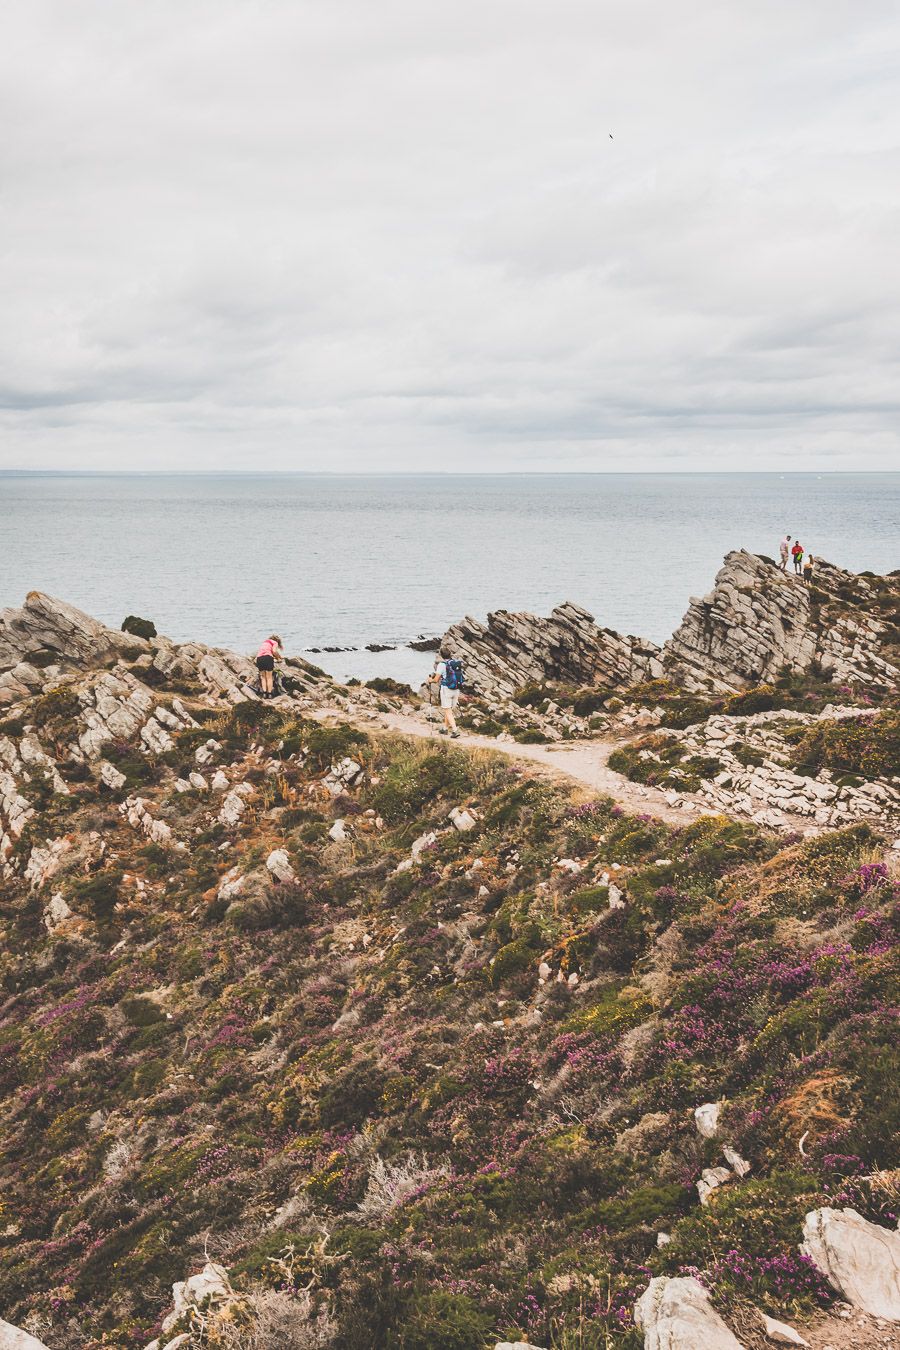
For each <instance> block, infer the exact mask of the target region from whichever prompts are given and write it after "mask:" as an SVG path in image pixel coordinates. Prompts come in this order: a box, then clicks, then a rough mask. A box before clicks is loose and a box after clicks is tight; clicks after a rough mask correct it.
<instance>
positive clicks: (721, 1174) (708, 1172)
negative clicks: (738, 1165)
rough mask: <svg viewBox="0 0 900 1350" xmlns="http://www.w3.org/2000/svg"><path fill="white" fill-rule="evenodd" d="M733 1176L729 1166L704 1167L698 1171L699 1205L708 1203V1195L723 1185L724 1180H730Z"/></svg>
mask: <svg viewBox="0 0 900 1350" xmlns="http://www.w3.org/2000/svg"><path fill="white" fill-rule="evenodd" d="M733 1176H734V1173H733V1172H732V1170H731V1168H730V1167H704V1169H703V1171H702V1172H701V1173H700V1180H699V1181H698V1182H697V1194H698V1195H699V1197H700V1203H701V1205H708V1204H709V1197H710V1196H711V1195H712V1193H713V1191H715V1190H718V1188H719V1187H720V1186H724V1185H725V1183H726V1181H730V1180H731V1178H732V1177H733Z"/></svg>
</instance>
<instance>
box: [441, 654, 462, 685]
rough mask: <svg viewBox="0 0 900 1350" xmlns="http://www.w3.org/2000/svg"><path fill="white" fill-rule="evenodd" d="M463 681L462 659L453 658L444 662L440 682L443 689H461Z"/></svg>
mask: <svg viewBox="0 0 900 1350" xmlns="http://www.w3.org/2000/svg"><path fill="white" fill-rule="evenodd" d="M464 682H465V676H464V675H463V664H462V661H457V660H456V659H455V658H454V659H452V660H450V661H445V662H444V674H443V677H442V678H441V684H442V685H443V686H444V688H445V689H462V687H463V684H464Z"/></svg>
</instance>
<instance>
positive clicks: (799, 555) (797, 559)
mask: <svg viewBox="0 0 900 1350" xmlns="http://www.w3.org/2000/svg"><path fill="white" fill-rule="evenodd" d="M791 557H792V558H793V560H794V571H795V572H796V573H797V576H798V577H800V576H802V575H803V545H802V544H801V543H800V540H799V539H795V540H794V547H793V548H792V549H791Z"/></svg>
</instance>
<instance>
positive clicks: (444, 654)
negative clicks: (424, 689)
mask: <svg viewBox="0 0 900 1350" xmlns="http://www.w3.org/2000/svg"><path fill="white" fill-rule="evenodd" d="M431 681H432V683H433V684H438V685H439V686H440V691H441V709H442V711H443V714H444V727H443V735H445V736H452V737H453V739H454V740H458V739H459V728H458V727H457V725H456V716H455V713H456V709H457V707H458V706H459V695H460V692H461V691H462V687H463V667H462V661H458V660H457V659H456V657H455V656H454V655H453V651H452V649H451V648H450V647H442V648H441V659H440V661H437V662H435V667H434V674H433V675H432V676H431Z"/></svg>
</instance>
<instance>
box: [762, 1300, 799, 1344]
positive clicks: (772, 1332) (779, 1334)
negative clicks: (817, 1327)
mask: <svg viewBox="0 0 900 1350" xmlns="http://www.w3.org/2000/svg"><path fill="white" fill-rule="evenodd" d="M756 1311H757V1312H758V1313H759V1316H760V1319H761V1320H762V1324H763V1330H764V1331H765V1333H766V1335H767V1336H768V1338H769V1340H770V1341H775V1343H776V1344H777V1345H801V1346H803V1345H805V1346H807V1347H808V1346H809V1341H805V1340H804V1339H803V1337H802V1336H801V1335H800V1332H799V1331H795V1330H794V1328H793V1327H792V1326H789V1325H788V1323H787V1322H779V1320H778V1318H777V1317H769V1316H768V1314H767V1313H764V1312H763V1311H762V1309H761V1308H757V1310H756Z"/></svg>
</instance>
